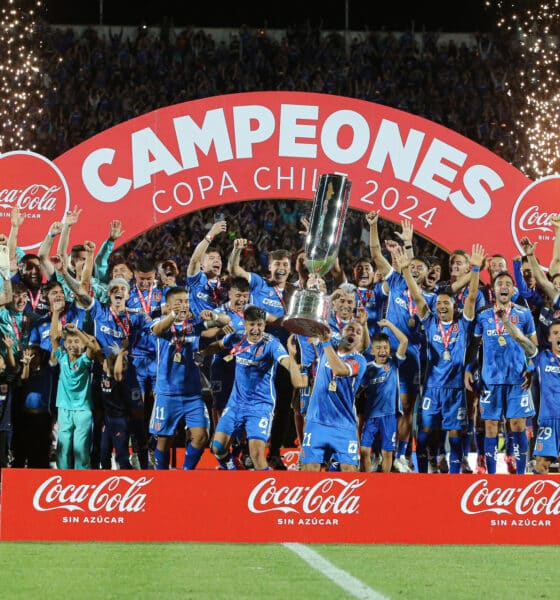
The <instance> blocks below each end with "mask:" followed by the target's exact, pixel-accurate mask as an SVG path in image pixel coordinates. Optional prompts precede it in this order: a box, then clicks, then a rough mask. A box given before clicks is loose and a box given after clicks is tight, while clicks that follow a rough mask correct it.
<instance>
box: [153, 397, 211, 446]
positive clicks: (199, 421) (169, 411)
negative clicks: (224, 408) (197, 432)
mask: <svg viewBox="0 0 560 600" xmlns="http://www.w3.org/2000/svg"><path fill="white" fill-rule="evenodd" d="M183 418H184V419H185V427H203V428H204V429H208V428H209V427H210V418H209V416H208V409H207V408H206V404H204V400H202V396H167V395H165V394H157V396H156V398H155V400H154V408H153V410H152V417H151V419H150V433H151V434H153V435H162V436H167V437H169V436H172V435H175V431H176V430H177V425H178V424H179V421H180V420H181V419H183Z"/></svg>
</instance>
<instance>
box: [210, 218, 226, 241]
mask: <svg viewBox="0 0 560 600" xmlns="http://www.w3.org/2000/svg"><path fill="white" fill-rule="evenodd" d="M224 231H227V222H226V221H216V222H215V223H214V224H213V225H212V227H210V231H209V232H208V235H209V236H210V237H216V236H217V235H218V234H220V233H224Z"/></svg>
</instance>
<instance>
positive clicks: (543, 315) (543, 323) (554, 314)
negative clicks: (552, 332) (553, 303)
mask: <svg viewBox="0 0 560 600" xmlns="http://www.w3.org/2000/svg"><path fill="white" fill-rule="evenodd" d="M556 319H560V309H559V308H550V307H548V306H543V307H542V308H541V310H540V311H539V318H538V321H537V339H538V340H539V348H540V349H541V350H542V349H544V348H550V342H549V341H548V328H549V327H550V324H551V323H552V321H555V320H556Z"/></svg>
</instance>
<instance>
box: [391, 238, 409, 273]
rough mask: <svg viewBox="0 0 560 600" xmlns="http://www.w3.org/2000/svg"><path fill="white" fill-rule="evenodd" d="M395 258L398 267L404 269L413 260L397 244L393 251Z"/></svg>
mask: <svg viewBox="0 0 560 600" xmlns="http://www.w3.org/2000/svg"><path fill="white" fill-rule="evenodd" d="M393 258H394V259H395V263H396V265H397V267H399V269H400V270H401V271H402V270H403V269H404V268H405V267H408V266H409V265H410V263H411V262H412V259H411V258H410V257H409V256H408V255H407V253H406V252H405V251H404V250H403V249H402V248H401V247H400V246H399V245H398V244H397V249H396V250H395V252H394V253H393Z"/></svg>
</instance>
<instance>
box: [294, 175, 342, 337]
mask: <svg viewBox="0 0 560 600" xmlns="http://www.w3.org/2000/svg"><path fill="white" fill-rule="evenodd" d="M351 186H352V183H351V182H350V181H349V180H348V178H347V177H345V176H343V175H335V174H323V175H321V176H320V178H319V183H318V186H317V191H316V192H315V198H314V199H313V206H312V208H311V218H310V220H309V231H308V232H307V239H306V242H305V256H306V264H307V268H308V269H309V272H310V273H314V274H316V275H318V276H319V277H323V276H324V275H325V274H326V273H328V272H329V271H330V269H331V267H332V265H333V263H334V261H335V260H336V257H337V256H338V249H339V247H340V242H341V239H342V230H343V229H344V221H345V219H346V211H347V209H348V202H349V201H350V188H351ZM329 313H330V303H329V297H328V295H327V294H323V293H322V292H321V291H320V290H319V289H318V288H315V289H306V290H297V291H296V292H294V294H293V295H292V297H291V299H290V304H289V307H288V314H287V316H286V318H285V319H284V323H283V325H284V327H286V329H288V330H289V331H291V332H292V333H297V334H300V335H306V336H309V337H315V336H317V335H321V334H322V333H323V332H326V331H328V330H329Z"/></svg>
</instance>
